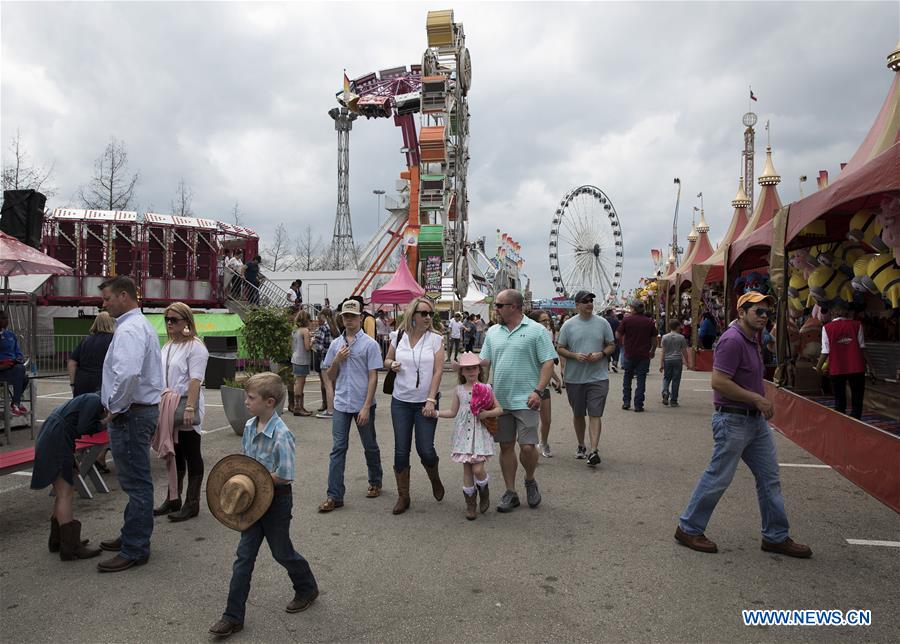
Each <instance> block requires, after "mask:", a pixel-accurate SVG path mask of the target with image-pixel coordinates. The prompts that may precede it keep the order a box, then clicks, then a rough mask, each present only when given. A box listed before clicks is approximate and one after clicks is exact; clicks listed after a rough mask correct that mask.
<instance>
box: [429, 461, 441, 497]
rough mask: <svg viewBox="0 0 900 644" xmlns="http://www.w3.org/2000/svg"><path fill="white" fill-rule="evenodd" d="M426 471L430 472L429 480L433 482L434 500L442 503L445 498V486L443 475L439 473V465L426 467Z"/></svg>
mask: <svg viewBox="0 0 900 644" xmlns="http://www.w3.org/2000/svg"><path fill="white" fill-rule="evenodd" d="M425 471H426V472H428V480H430V481H431V493H432V494H434V498H435V499H437V500H438V501H440V500H441V499H443V498H444V484H443V483H441V475H440V472H438V464H437V463H435V464H434V465H432V466H431V467H426V468H425Z"/></svg>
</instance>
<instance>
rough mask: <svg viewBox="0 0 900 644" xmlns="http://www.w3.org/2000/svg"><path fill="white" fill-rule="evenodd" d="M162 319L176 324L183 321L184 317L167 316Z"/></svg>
mask: <svg viewBox="0 0 900 644" xmlns="http://www.w3.org/2000/svg"><path fill="white" fill-rule="evenodd" d="M164 319H165V321H166V324H178V323H179V322H184V318H170V317H167V318H164Z"/></svg>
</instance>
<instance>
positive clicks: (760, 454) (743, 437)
mask: <svg viewBox="0 0 900 644" xmlns="http://www.w3.org/2000/svg"><path fill="white" fill-rule="evenodd" d="M712 430H713V439H714V440H715V446H714V447H713V454H712V458H711V459H710V461H709V465H707V466H706V471H705V472H703V474H702V475H701V476H700V480H699V481H698V482H697V487H696V488H694V493H693V494H692V495H691V500H690V501H689V502H688V504H687V507H686V508H685V509H684V513H683V514H682V515H681V522H680V525H681V529H682V530H684V531H685V532H687V533H688V534H693V535H697V534H702V533H703V532H705V531H706V526H707V524H708V523H709V519H710V517H711V516H712V513H713V510H715V508H716V504H717V503H718V502H719V499H720V498H721V497H722V495H723V494H724V493H725V490H726V489H728V486H729V485H730V484H731V481H732V479H733V478H734V472H735V470H737V466H738V461H739V460H741V459H743V460H744V462H745V463H746V464H747V467H749V468H750V471H751V472H753V476H754V478H755V479H756V496H757V499H758V500H759V513H760V515H761V517H762V536H763V539H765V540H766V541H772V542H775V543H781V542H782V541H784V540H785V539H787V538H788V520H787V514H786V513H785V511H784V497H783V496H782V494H781V481H780V480H779V478H778V458H777V456H776V454H775V443H774V442H773V441H772V430H771V429H769V424H768V423H767V422H766V420H765V419H764V418H763V417H762V416H755V417H750V416H744V415H742V414H725V413H721V412H716V413H715V414H713V417H712Z"/></svg>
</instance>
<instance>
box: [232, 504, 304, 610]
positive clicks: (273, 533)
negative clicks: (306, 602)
mask: <svg viewBox="0 0 900 644" xmlns="http://www.w3.org/2000/svg"><path fill="white" fill-rule="evenodd" d="M293 507H294V497H293V496H292V495H291V494H276V495H275V496H274V497H272V505H270V506H269V509H268V510H266V513H265V514H264V515H262V517H261V518H260V519H259V521H257V522H256V523H254V524H253V525H252V526H250V527H249V528H247V529H246V530H244V531H243V532H241V540H240V542H239V543H238V547H237V555H236V558H235V560H234V568H233V569H232V573H231V584H230V586H229V587H228V605H227V607H226V608H225V613H224V614H223V615H222V616H223V617H225V618H226V619H230V620H231V621H232V622H237V623H238V624H243V623H244V611H245V608H246V606H247V596H248V595H249V594H250V578H251V577H252V576H253V567H254V564H256V555H257V554H258V553H259V547H260V546H261V545H262V541H263V537H265V538H266V541H268V542H269V550H271V551H272V557H274V558H275V561H277V562H278V563H280V564H281V565H282V566H284V568H285V569H286V570H287V572H288V576H289V577H290V578H291V583H292V584H293V585H294V597H297V598H299V599H305V598H307V597H309V596H310V595H312V594H313V593H314V592H316V590H318V588H319V586H318V585H317V584H316V578H315V577H314V576H313V574H312V570H310V569H309V562H307V561H306V559H304V558H303V555H301V554H300V553H299V552H297V551H296V550H294V544H293V543H291V534H290V530H291V509H292V508H293Z"/></svg>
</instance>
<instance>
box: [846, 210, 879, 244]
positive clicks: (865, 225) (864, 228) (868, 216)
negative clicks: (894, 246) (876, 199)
mask: <svg viewBox="0 0 900 644" xmlns="http://www.w3.org/2000/svg"><path fill="white" fill-rule="evenodd" d="M847 239H850V240H852V241H855V242H862V243H863V244H865V245H866V246H868V247H869V248H871V249H872V250H875V251H877V252H879V253H886V252H888V250H889V249H888V247H887V244H885V243H884V242H883V241H882V240H881V224H879V223H878V221H877V218H876V216H875V214H874V213H873V212H871V211H869V210H860V211H859V212H858V213H856V214H855V215H853V217H852V218H851V219H850V229H849V230H848V231H847Z"/></svg>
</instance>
